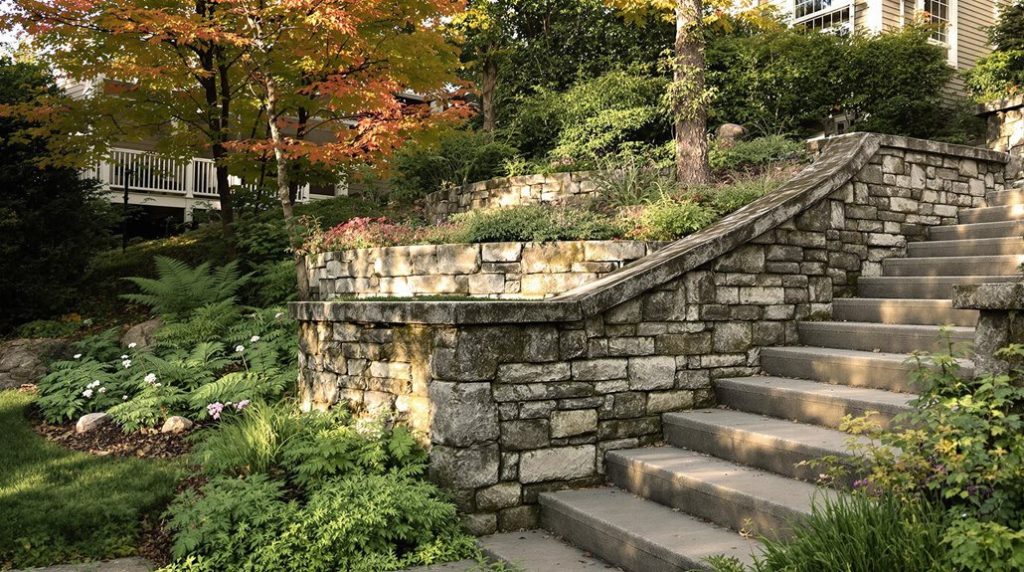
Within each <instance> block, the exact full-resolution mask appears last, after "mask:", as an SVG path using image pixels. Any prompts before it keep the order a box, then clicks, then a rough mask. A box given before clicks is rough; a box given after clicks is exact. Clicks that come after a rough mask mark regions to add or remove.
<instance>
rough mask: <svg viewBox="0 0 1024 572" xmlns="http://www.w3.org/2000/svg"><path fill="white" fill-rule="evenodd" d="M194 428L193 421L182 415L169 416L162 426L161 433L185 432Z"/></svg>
mask: <svg viewBox="0 0 1024 572" xmlns="http://www.w3.org/2000/svg"><path fill="white" fill-rule="evenodd" d="M191 428H192V422H191V421H189V420H188V419H187V418H185V417H182V416H180V415H174V416H172V417H168V418H167V421H164V426H163V427H161V428H160V432H161V433H184V432H186V431H188V430H189V429H191Z"/></svg>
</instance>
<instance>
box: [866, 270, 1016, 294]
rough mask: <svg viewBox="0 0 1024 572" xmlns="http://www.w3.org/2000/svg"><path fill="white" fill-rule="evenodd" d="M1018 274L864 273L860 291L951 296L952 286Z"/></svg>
mask: <svg viewBox="0 0 1024 572" xmlns="http://www.w3.org/2000/svg"><path fill="white" fill-rule="evenodd" d="M1018 280H1024V278H1022V277H1021V276H1019V275H1006V274H1004V275H1000V276H867V277H865V276H862V277H861V278H860V279H858V280H857V292H858V294H859V295H860V296H861V297H864V298H929V299H952V298H953V286H957V285H960V284H982V283H984V282H1016V281H1018Z"/></svg>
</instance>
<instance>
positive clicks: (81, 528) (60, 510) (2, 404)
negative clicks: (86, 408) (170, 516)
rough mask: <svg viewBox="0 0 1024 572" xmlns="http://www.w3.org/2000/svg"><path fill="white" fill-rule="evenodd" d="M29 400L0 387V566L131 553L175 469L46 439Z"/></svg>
mask: <svg viewBox="0 0 1024 572" xmlns="http://www.w3.org/2000/svg"><path fill="white" fill-rule="evenodd" d="M32 400H33V397H32V396H31V395H28V394H24V393H18V392H15V391H0V434H2V435H3V436H4V446H3V447H0V522H2V523H3V526H0V569H6V568H7V567H11V566H13V567H27V566H44V565H48V564H54V563H57V562H74V561H88V560H97V559H102V558H113V557H120V556H128V555H131V554H134V553H135V551H136V544H137V541H138V537H139V531H140V523H141V522H142V520H143V518H145V517H147V516H154V515H157V514H159V512H160V511H162V510H163V508H164V507H165V505H166V504H167V502H169V501H170V499H171V497H172V496H173V494H174V487H175V484H176V482H177V480H178V477H179V471H178V469H177V468H176V467H175V465H173V464H172V463H168V462H164V461H155V460H141V459H117V458H107V457H95V456H92V455H87V454H85V453H77V452H74V451H68V450H66V449H63V448H62V447H59V446H57V445H55V444H53V443H50V442H48V441H46V440H44V439H43V438H42V437H40V436H39V435H37V434H36V432H35V431H34V430H33V429H32V427H31V425H30V424H29V421H28V420H27V419H26V417H25V415H26V412H27V409H28V407H29V405H30V404H31V403H32Z"/></svg>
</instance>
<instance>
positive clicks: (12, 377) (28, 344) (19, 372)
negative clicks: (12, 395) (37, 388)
mask: <svg viewBox="0 0 1024 572" xmlns="http://www.w3.org/2000/svg"><path fill="white" fill-rule="evenodd" d="M66 352H67V341H65V340H62V339H50V338H39V339H27V338H24V339H16V340H10V341H7V342H3V343H0V389H7V388H11V389H14V388H17V387H19V386H21V385H22V384H29V383H35V382H37V381H39V378H41V377H43V376H44V375H46V358H48V357H51V356H57V355H61V354H63V353H66Z"/></svg>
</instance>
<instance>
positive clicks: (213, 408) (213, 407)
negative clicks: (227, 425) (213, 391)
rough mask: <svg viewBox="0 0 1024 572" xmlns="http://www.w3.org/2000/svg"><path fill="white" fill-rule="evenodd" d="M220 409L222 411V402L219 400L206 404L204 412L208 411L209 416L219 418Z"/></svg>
mask: <svg viewBox="0 0 1024 572" xmlns="http://www.w3.org/2000/svg"><path fill="white" fill-rule="evenodd" d="M221 411H224V404H223V403H220V402H219V401H218V402H216V403H211V404H209V405H207V406H206V412H207V413H209V414H210V417H213V418H214V419H215V420H219V419H220V412H221Z"/></svg>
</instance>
